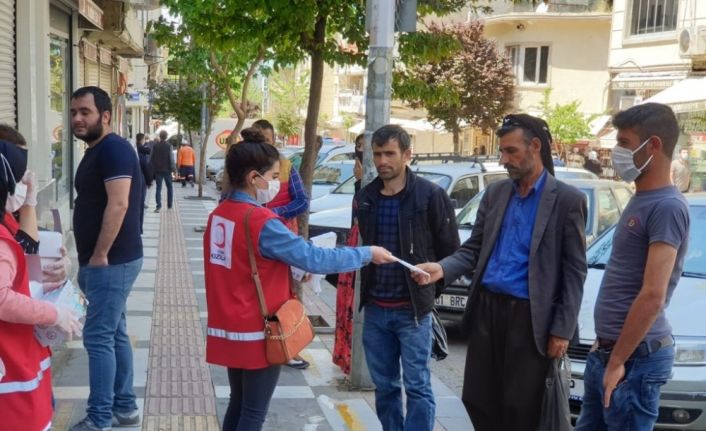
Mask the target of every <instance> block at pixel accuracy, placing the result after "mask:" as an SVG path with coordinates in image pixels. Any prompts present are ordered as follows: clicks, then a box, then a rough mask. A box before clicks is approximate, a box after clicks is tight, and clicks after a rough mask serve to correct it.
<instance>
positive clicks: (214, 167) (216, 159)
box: [206, 150, 226, 178]
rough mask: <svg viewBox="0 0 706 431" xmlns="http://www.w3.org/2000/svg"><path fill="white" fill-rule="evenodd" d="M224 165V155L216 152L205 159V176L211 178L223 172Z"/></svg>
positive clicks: (219, 151)
mask: <svg viewBox="0 0 706 431" xmlns="http://www.w3.org/2000/svg"><path fill="white" fill-rule="evenodd" d="M225 164H226V153H225V151H223V150H218V151H216V152H215V153H213V154H212V155H211V157H209V158H207V159H206V176H207V177H208V178H213V177H214V176H215V175H216V174H217V173H218V172H219V171H221V170H223V168H224V167H225Z"/></svg>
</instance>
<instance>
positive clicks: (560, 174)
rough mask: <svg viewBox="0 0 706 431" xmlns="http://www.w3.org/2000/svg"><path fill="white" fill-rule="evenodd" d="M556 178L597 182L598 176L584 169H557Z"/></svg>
mask: <svg viewBox="0 0 706 431" xmlns="http://www.w3.org/2000/svg"><path fill="white" fill-rule="evenodd" d="M554 176H555V177H556V178H558V179H560V180H597V179H598V175H596V174H594V173H593V172H590V171H585V170H583V169H575V170H571V171H570V170H569V169H568V168H564V169H561V168H557V169H556V170H555V171H554Z"/></svg>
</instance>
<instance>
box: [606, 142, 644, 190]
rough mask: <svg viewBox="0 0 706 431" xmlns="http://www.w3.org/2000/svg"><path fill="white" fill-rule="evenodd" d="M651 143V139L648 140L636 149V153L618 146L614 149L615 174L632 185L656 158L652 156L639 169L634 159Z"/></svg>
mask: <svg viewBox="0 0 706 431" xmlns="http://www.w3.org/2000/svg"><path fill="white" fill-rule="evenodd" d="M649 141H650V138H647V139H646V140H645V142H643V143H642V144H640V146H639V147H637V148H636V149H635V151H630V150H628V149H627V148H623V147H617V146H616V147H615V148H613V156H612V159H613V168H615V173H616V174H618V176H619V177H620V178H622V179H623V180H625V181H626V182H628V183H631V182H633V181H635V180H636V179H637V178H638V177H639V176H640V175H641V174H642V171H643V169H645V168H646V167H647V165H648V164H649V163H650V162H651V161H652V158H653V157H654V156H650V158H649V159H647V161H646V162H645V164H643V165H642V166H640V167H639V168H638V167H637V166H635V159H634V158H633V156H634V155H635V153H637V152H638V151H640V150H641V149H642V147H644V146H645V145H646V144H647V143H648V142H649Z"/></svg>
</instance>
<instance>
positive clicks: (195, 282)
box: [52, 183, 472, 431]
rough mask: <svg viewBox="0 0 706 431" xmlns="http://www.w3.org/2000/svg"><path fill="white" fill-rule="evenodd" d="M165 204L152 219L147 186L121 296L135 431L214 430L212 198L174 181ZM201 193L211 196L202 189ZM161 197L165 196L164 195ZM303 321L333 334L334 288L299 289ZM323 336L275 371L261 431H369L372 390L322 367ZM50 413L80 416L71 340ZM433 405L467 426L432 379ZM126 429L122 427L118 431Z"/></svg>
mask: <svg viewBox="0 0 706 431" xmlns="http://www.w3.org/2000/svg"><path fill="white" fill-rule="evenodd" d="M174 189H175V208H174V209H173V210H166V209H163V210H162V212H161V213H159V214H155V213H153V212H152V211H153V209H154V189H152V190H150V191H148V193H149V194H150V198H149V202H148V204H149V208H148V209H147V213H146V214H145V225H144V235H143V241H144V255H145V258H144V264H143V268H142V272H141V273H140V275H139V277H138V279H137V281H136V283H135V285H134V287H133V290H132V293H131V295H130V297H129V299H128V307H127V308H128V311H127V323H128V325H127V326H128V333H129V334H130V337H131V339H132V342H133V349H134V363H135V378H134V386H135V391H136V393H137V397H138V404H139V406H140V409H141V414H142V415H143V423H142V427H141V428H134V429H135V430H137V429H143V430H148V431H152V430H175V431H176V430H204V431H216V430H218V431H220V425H219V424H220V423H221V421H222V419H223V416H224V415H225V411H226V408H227V405H228V396H229V392H230V389H229V386H228V379H227V375H226V372H225V369H224V368H223V367H216V366H210V365H208V364H206V363H205V361H204V359H203V358H204V347H205V339H204V334H205V328H206V316H207V314H206V295H205V286H204V277H203V275H204V271H203V247H202V239H203V234H202V233H200V232H197V231H196V230H195V228H198V227H201V226H205V223H206V219H207V216H208V213H209V212H210V211H212V210H213V209H214V208H215V206H216V201H215V200H210V201H209V200H194V199H185V197H187V196H193V195H195V194H196V192H195V189H192V188H191V187H187V188H182V187H181V185H180V184H175V188H174ZM205 189H206V193H207V194H209V193H210V194H211V195H212V196H213V195H215V193H214V190H213V187H212V184H211V183H209V184H208V185H207V186H206V187H205ZM165 193H166V192H165ZM165 198H166V196H165ZM304 295H305V297H304V302H305V305H306V306H307V309H308V310H309V312H310V314H312V315H320V316H322V317H323V318H324V320H326V322H327V323H328V324H329V325H330V326H331V327H332V328H333V327H334V324H335V311H334V310H335V295H336V292H335V289H334V288H333V287H331V286H330V285H326V286H325V287H324V289H323V291H322V292H321V294H320V295H318V296H317V295H315V294H314V293H313V292H311V291H305V293H304ZM333 337H334V336H333V334H332V333H330V334H328V333H326V334H318V335H317V337H316V338H315V340H314V342H313V343H312V344H311V345H310V346H309V347H308V348H307V349H306V350H305V351H304V352H303V353H302V356H303V357H304V358H305V359H307V360H308V361H310V362H311V364H312V365H311V367H310V368H309V369H307V370H303V371H302V370H295V369H291V368H288V367H283V369H282V374H281V376H280V379H279V383H278V386H277V388H276V390H275V393H274V397H273V399H272V402H271V404H270V409H269V413H268V416H267V420H266V421H265V425H264V429H265V430H271V431H274V430H277V431H282V430H304V431H314V430H316V431H329V430H330V431H339V430H347V431H367V430H371V431H375V430H381V427H380V424H379V422H378V421H377V418H376V416H375V412H374V404H375V403H374V394H373V392H350V391H347V390H345V388H344V387H343V386H344V385H342V384H341V382H342V381H343V379H344V375H343V374H342V373H341V371H340V370H339V368H338V367H337V366H335V365H334V364H333V363H332V361H331V350H332V348H333ZM52 373H53V383H54V394H55V397H56V414H55V416H54V428H53V429H54V430H56V431H64V430H66V429H68V428H69V427H70V426H71V425H73V424H74V423H76V422H78V421H79V420H81V419H82V418H83V417H84V416H85V408H86V401H85V400H86V399H87V397H88V393H89V388H88V358H87V355H86V352H85V350H84V349H83V345H82V343H81V341H74V342H71V343H69V345H67V346H66V348H62V349H58V350H57V351H55V352H54V357H53V361H52ZM432 383H433V389H434V393H435V395H436V402H437V426H436V428H435V429H436V430H449V431H455V430H469V429H472V427H471V424H470V420H469V419H468V416H467V415H466V412H465V409H464V408H463V405H462V403H461V401H460V399H459V398H458V397H457V396H456V395H455V394H454V393H453V392H452V391H451V390H450V389H449V388H448V387H446V386H445V385H444V384H443V383H442V382H441V381H440V380H439V379H437V378H435V377H434V376H432ZM127 429H128V430H129V429H130V428H127Z"/></svg>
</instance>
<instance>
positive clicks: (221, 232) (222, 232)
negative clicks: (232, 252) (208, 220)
mask: <svg viewBox="0 0 706 431" xmlns="http://www.w3.org/2000/svg"><path fill="white" fill-rule="evenodd" d="M216 229H217V230H216V242H215V243H214V244H216V247H218V248H224V247H225V246H226V227H225V226H224V225H223V223H218V224H217V225H216ZM219 238H220V240H219Z"/></svg>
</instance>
